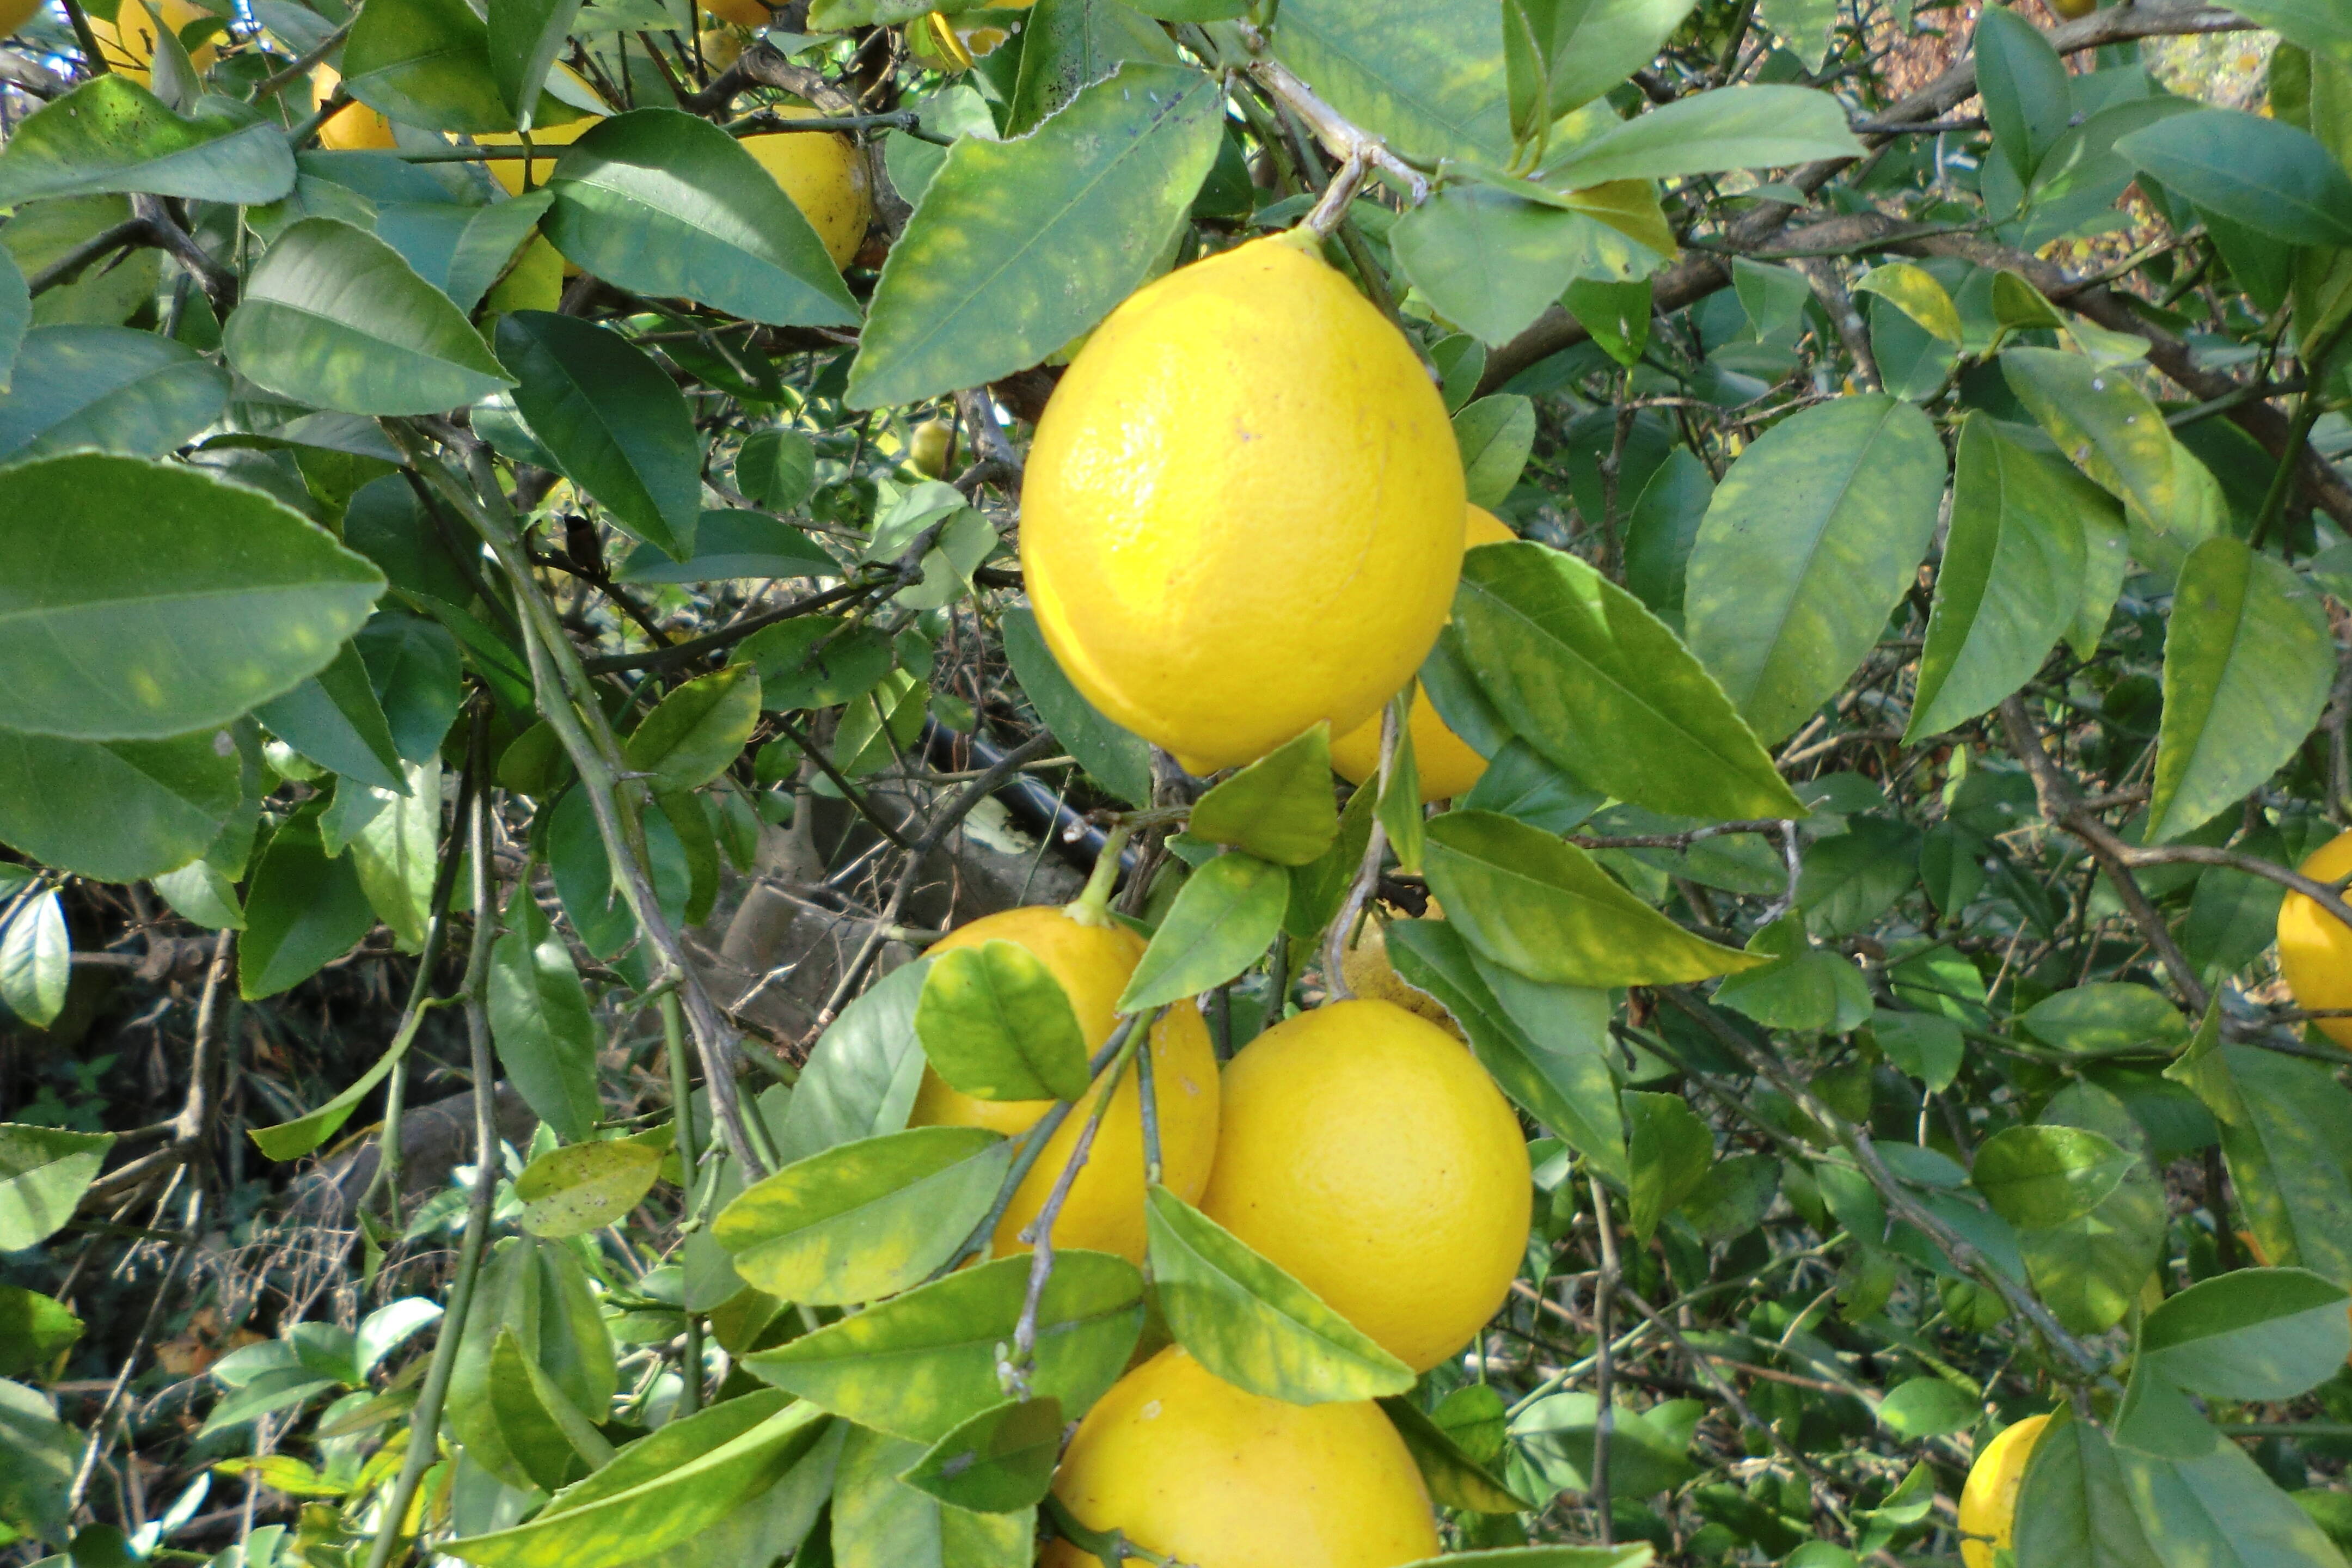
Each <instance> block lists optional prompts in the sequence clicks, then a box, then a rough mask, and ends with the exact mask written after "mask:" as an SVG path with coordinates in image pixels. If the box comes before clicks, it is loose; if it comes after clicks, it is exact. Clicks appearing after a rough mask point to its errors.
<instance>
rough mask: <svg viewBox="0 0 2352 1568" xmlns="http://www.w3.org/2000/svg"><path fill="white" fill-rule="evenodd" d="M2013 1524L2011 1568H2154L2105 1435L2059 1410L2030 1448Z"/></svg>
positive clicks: (2158, 1567)
mask: <svg viewBox="0 0 2352 1568" xmlns="http://www.w3.org/2000/svg"><path fill="white" fill-rule="evenodd" d="M2016 1519H2017V1525H2016V1530H2017V1536H2016V1547H2015V1550H2016V1554H2017V1563H2018V1568H2162V1564H2163V1562H2164V1560H2163V1559H2162V1558H2159V1557H2158V1555H2157V1553H2156V1552H2154V1551H2153V1550H2152V1549H2151V1548H2150V1547H2149V1546H2148V1544H2147V1537H2146V1536H2145V1535H2144V1534H2143V1533H2142V1531H2141V1528H2140V1522H2139V1521H2138V1520H2137V1518H2136V1517H2135V1514H2134V1505H2133V1497H2132V1492H2131V1489H2130V1486H2129V1483H2128V1481H2127V1480H2126V1476H2125V1472H2124V1469H2123V1468H2122V1467H2121V1466H2120V1465H2119V1464H2117V1462H2116V1451H2115V1449H2114V1448H2113V1447H2110V1446H2109V1445H2108V1442H2107V1438H2106V1435H2105V1433H2103V1432H2101V1431H2100V1430H2099V1429H2098V1428H2097V1427H2096V1426H2090V1425H2088V1424H2087V1423H2084V1422H2081V1421H2077V1420H2075V1419H2074V1412H2073V1411H2071V1410H2069V1409H2067V1408H2066V1407H2065V1406H2064V1405H2060V1406H2059V1408H2058V1409H2057V1410H2056V1411H2055V1412H2054V1413H2053V1415H2051V1418H2050V1425H2049V1426H2045V1427H2043V1428H2042V1436H2040V1437H2038V1438H2036V1439H2035V1441H2034V1444H2033V1457H2032V1460H2031V1461H2030V1462H2029V1463H2028V1464H2027V1466H2026V1469H2025V1476H2024V1479H2023V1481H2022V1483H2021V1488H2020V1489H2019V1492H2018V1496H2017V1514H2016Z"/></svg>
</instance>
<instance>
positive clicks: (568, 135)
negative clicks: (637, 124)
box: [474, 114, 604, 196]
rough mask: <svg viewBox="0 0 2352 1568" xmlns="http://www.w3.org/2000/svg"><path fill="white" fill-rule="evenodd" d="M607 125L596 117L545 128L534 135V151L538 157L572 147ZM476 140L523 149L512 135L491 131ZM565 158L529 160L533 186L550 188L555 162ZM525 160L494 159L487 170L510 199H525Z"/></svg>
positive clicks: (545, 126) (516, 136) (551, 157)
mask: <svg viewBox="0 0 2352 1568" xmlns="http://www.w3.org/2000/svg"><path fill="white" fill-rule="evenodd" d="M603 123H604V118H603V116H601V115H593V114H592V115H589V116H587V117H585V118H583V119H580V120H573V121H568V122H566V123H564V124H562V125H543V126H541V127H539V128H538V129H537V130H534V131H533V132H531V133H530V145H531V150H532V152H533V153H537V151H538V150H539V149H540V148H541V147H569V146H571V145H572V143H573V142H577V141H579V140H580V138H582V137H583V136H585V135H586V134H587V133H588V132H589V131H590V130H591V129H592V128H593V127H595V126H598V125H601V124H603ZM474 140H475V141H476V142H479V143H480V144H481V145H482V146H485V147H520V146H521V145H522V138H521V137H520V136H518V135H516V134H515V133H514V132H511V131H488V132H483V133H482V134H481V135H479V136H477V137H475V138H474ZM561 156H562V153H556V154H553V155H552V156H550V157H545V158H541V157H536V156H534V157H532V158H530V160H529V163H530V183H531V184H532V185H533V186H539V185H543V184H547V176H548V175H549V174H552V173H554V171H555V160H556V158H558V157H561ZM524 162H525V160H523V159H521V158H493V159H491V160H490V161H489V162H488V163H487V164H485V165H484V167H486V168H488V170H489V172H490V178H492V179H493V180H496V181H497V182H498V183H499V184H501V185H504V186H505V187H506V188H507V195H510V196H519V195H522V166H523V163H524Z"/></svg>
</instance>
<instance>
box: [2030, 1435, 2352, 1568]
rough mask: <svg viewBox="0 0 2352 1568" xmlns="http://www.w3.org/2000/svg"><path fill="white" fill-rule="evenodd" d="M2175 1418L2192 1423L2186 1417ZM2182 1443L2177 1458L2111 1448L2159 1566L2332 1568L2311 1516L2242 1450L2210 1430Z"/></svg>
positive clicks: (2333, 1556) (2327, 1545) (2330, 1547)
mask: <svg viewBox="0 0 2352 1568" xmlns="http://www.w3.org/2000/svg"><path fill="white" fill-rule="evenodd" d="M2183 1414H2184V1415H2187V1416H2188V1418H2189V1420H2191V1421H2194V1419H2195V1417H2194V1415H2193V1413H2192V1412H2188V1411H2185V1410H2184V1412H2183ZM2196 1426H2199V1427H2202V1426H2204V1424H2203V1423H2202V1422H2196ZM2188 1439H2189V1440H2188V1441H2186V1442H2184V1443H2183V1444H2182V1445H2181V1446H2182V1447H2184V1448H2189V1449H2190V1450H2192V1451H2189V1452H2185V1453H2181V1454H2179V1455H2164V1456H2158V1455H2156V1454H2149V1453H2143V1452H2140V1451H2138V1450H2137V1449H2135V1448H2132V1447H2126V1446H2124V1445H2123V1444H2120V1443H2119V1444H2117V1445H2116V1447H2115V1448H2114V1450H2113V1452H2114V1455H2115V1458H2116V1462H2117V1467H2118V1468H2120V1469H2121V1470H2122V1472H2123V1474H2124V1478H2125V1486H2126V1489H2127V1491H2128V1492H2129V1493H2130V1495H2131V1498H2132V1505H2133V1511H2134V1513H2135V1514H2137V1517H2138V1521H2139V1525H2140V1528H2141V1530H2142V1531H2145V1534H2146V1539H2147V1541H2149V1542H2154V1543H2156V1545H2157V1547H2158V1552H2159V1555H2160V1557H2161V1560H2162V1561H2164V1562H2165V1563H2183V1564H2185V1563H2198V1564H2200V1565H2202V1564H2210V1565H2211V1568H2294V1565H2297V1564H2300V1565H2302V1568H2338V1565H2339V1564H2341V1563H2343V1561H2344V1558H2343V1555H2342V1553H2340V1552H2337V1551H2336V1547H2335V1545H2334V1543H2332V1542H2330V1541H2329V1540H2328V1539H2327V1537H2326V1535H2325V1534H2324V1533H2322V1531H2320V1529H2319V1527H2318V1526H2317V1525H2316V1524H2315V1523H2313V1522H2312V1520H2311V1517H2310V1516H2309V1515H2308V1514H2306V1513H2305V1512H2304V1510H2302V1509H2300V1508H2298V1507H2296V1506H2295V1503H2294V1500H2293V1499H2291V1498H2289V1497H2288V1496H2287V1495H2286V1494H2285V1493H2284V1492H2283V1491H2281V1490H2280V1489H2279V1487H2278V1483H2277V1482H2275V1481H2273V1479H2271V1478H2270V1477H2269V1476H2268V1475H2266V1474H2264V1473H2263V1470H2262V1469H2261V1468H2258V1467H2257V1466H2256V1465H2255V1463H2254V1461H2253V1460H2252V1458H2249V1457H2248V1456H2247V1454H2246V1452H2245V1450H2244V1449H2242V1448H2241V1447H2239V1446H2238V1445H2237V1444H2235V1443H2231V1442H2226V1441H2224V1440H2222V1439H2221V1436H2220V1435H2219V1434H2217V1433H2214V1432H2212V1431H2211V1429H2210V1428H2206V1429H2204V1430H2203V1431H2200V1432H2194V1433H2192V1434H2189V1435H2188ZM2074 1561H2075V1562H2076V1563H2081V1562H2083V1561H2084V1559H2082V1558H2076V1559H2074Z"/></svg>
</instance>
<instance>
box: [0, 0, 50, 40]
mask: <svg viewBox="0 0 2352 1568" xmlns="http://www.w3.org/2000/svg"><path fill="white" fill-rule="evenodd" d="M41 5H42V0H0V38H5V37H8V36H9V35H10V34H12V33H14V32H15V31H16V29H17V28H19V27H21V26H24V25H25V24H26V23H27V22H29V21H31V20H32V19H33V17H34V16H35V14H36V13H37V12H38V11H39V10H40V8H41Z"/></svg>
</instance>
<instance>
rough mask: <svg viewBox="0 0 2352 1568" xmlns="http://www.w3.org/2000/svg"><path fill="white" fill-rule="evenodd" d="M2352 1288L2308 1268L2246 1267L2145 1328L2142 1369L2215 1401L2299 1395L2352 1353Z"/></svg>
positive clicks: (2174, 1300)
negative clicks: (2350, 1298) (2350, 1301)
mask: <svg viewBox="0 0 2352 1568" xmlns="http://www.w3.org/2000/svg"><path fill="white" fill-rule="evenodd" d="M2345 1299H2346V1297H2345V1292H2344V1290H2343V1289H2341V1288H2340V1287H2338V1286H2336V1285H2331V1284H2329V1283H2328V1282H2327V1281H2326V1280H2325V1279H2321V1278H2320V1277H2319V1276H2318V1275H2316V1274H2314V1273H2312V1272H2310V1271H2309V1270H2307V1269H2303V1268H2241V1269H2239V1270H2237V1271H2236V1272H2234V1273H2230V1274H2223V1275H2220V1276H2217V1277H2216V1278H2214V1279H2206V1280H2201V1281H2200V1282H2199V1283H2197V1284H2194V1285H2191V1286H2190V1287H2189V1289H2186V1290H2183V1291H2182V1292H2180V1294H2179V1295H2178V1296H2173V1297H2170V1298H2168V1300H2166V1301H2165V1303H2164V1305H2162V1306H2160V1307H2158V1308H2157V1309H2156V1310H2154V1311H2152V1312H2150V1313H2149V1314H2148V1315H2147V1321H2145V1322H2144V1323H2142V1324H2141V1325H2140V1335H2139V1363H2138V1367H2137V1371H2138V1372H2139V1373H2142V1374H2144V1375H2149V1376H2157V1377H2162V1378H2164V1379H2165V1380H2166V1381H2168V1382H2169V1383H2172V1384H2178V1385H2179V1387H2181V1388H2184V1389H2187V1390H2188V1391H2189V1393H2191V1394H2202V1395H2204V1396H2205V1397H2206V1398H2208V1399H2258V1400H2275V1399H2293V1398H2294V1397H2295V1396H2296V1395H2297V1394H2304V1393H2306V1392H2308V1391H2309V1390H2311V1389H2313V1388H2315V1387H2317V1386H2318V1385H2319V1384H2322V1383H2325V1382H2326V1380H2327V1379H2328V1378H2330V1377H2332V1376H2334V1375H2335V1374H2336V1373H2337V1372H2338V1371H2340V1370H2342V1368H2343V1365H2344V1358H2345V1356H2346V1355H2347V1353H2352V1323H2347V1321H2346V1319H2345V1307H2344V1304H2345Z"/></svg>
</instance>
